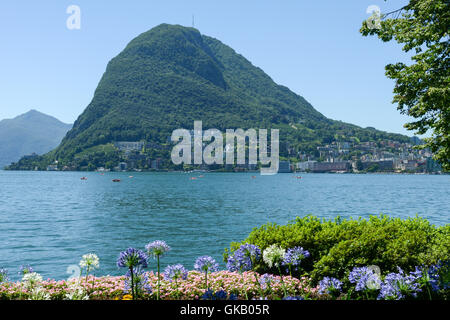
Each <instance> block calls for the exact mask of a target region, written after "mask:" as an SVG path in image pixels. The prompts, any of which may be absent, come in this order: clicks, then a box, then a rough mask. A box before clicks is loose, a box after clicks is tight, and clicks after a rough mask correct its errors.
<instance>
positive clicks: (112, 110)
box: [40, 24, 409, 167]
mask: <svg viewBox="0 0 450 320" xmlns="http://www.w3.org/2000/svg"><path fill="white" fill-rule="evenodd" d="M194 120H202V121H203V127H204V128H205V129H208V128H217V129H220V130H225V129H227V128H244V129H246V128H256V129H257V128H267V129H269V128H279V129H280V140H281V144H282V146H281V153H282V155H283V153H285V152H287V150H288V149H294V150H305V151H308V150H309V151H311V150H314V149H315V148H316V147H317V146H318V145H320V144H323V143H327V142H331V141H335V140H350V139H356V140H358V141H376V140H379V139H391V140H397V141H408V139H409V138H408V137H406V136H403V135H399V134H391V133H387V132H382V131H378V130H375V129H373V128H366V129H363V128H361V127H358V126H355V125H351V124H347V123H343V122H340V121H334V120H331V119H328V118H326V117H325V116H323V115H322V114H321V113H319V112H318V111H317V110H315V109H314V108H313V106H312V105H311V104H310V103H308V102H307V101H306V100H305V99H304V98H303V97H301V96H299V95H297V94H295V93H294V92H292V91H290V90H289V89H288V88H286V87H284V86H281V85H278V84H276V83H275V82H274V81H273V80H272V79H271V78H270V77H269V76H268V75H267V74H266V73H264V71H263V70H261V69H260V68H258V67H255V66H254V65H252V64H251V62H249V61H248V60H247V59H245V58H244V57H243V56H241V55H239V54H237V53H236V52H235V51H234V50H233V49H232V48H230V47H228V46H226V45H225V44H223V43H222V42H220V41H219V40H217V39H214V38H211V37H208V36H204V35H201V34H200V32H199V31H198V30H196V29H194V28H187V27H182V26H179V25H168V24H162V25H159V26H157V27H155V28H153V29H151V30H150V31H147V32H145V33H143V34H141V35H139V36H138V37H136V38H135V39H133V40H132V41H131V42H130V43H129V44H128V45H127V46H126V48H125V49H124V50H123V51H122V52H121V53H120V54H119V55H118V56H116V57H115V58H113V59H112V60H111V61H110V62H109V63H108V66H107V68H106V71H105V73H104V74H103V77H102V78H101V80H100V83H99V84H98V87H97V89H96V90H95V95H94V97H93V99H92V101H91V103H90V104H89V105H88V106H87V108H86V110H85V111H84V112H83V113H82V114H81V115H80V116H79V118H78V119H77V120H76V122H75V123H74V126H73V129H72V130H70V131H69V132H68V133H67V135H66V136H65V138H64V139H63V141H62V143H61V144H60V146H59V147H58V148H56V149H55V150H54V151H52V152H51V153H49V154H47V155H46V156H45V157H43V158H41V159H40V161H41V162H52V161H54V160H58V161H59V162H60V163H62V164H66V165H70V166H72V167H79V166H80V165H82V163H81V162H80V161H81V160H79V159H82V158H83V159H86V156H87V154H89V153H90V152H91V151H92V152H95V153H97V156H96V163H95V165H105V164H106V162H107V161H108V159H106V158H107V157H110V154H108V155H107V153H106V152H104V155H105V159H104V161H103V160H102V159H101V158H102V156H101V154H102V152H103V151H100V153H99V146H102V148H104V146H105V145H110V143H113V142H115V141H146V142H147V143H148V145H149V146H150V149H151V148H152V147H151V146H156V147H157V146H158V145H164V144H166V143H167V141H168V138H169V137H170V135H171V133H172V131H173V130H174V129H177V128H186V129H192V127H193V124H194ZM157 149H158V148H157ZM102 150H103V149H102ZM169 154H170V153H169V152H166V153H163V154H159V156H162V157H168V155H169ZM80 155H82V156H80ZM87 157H89V156H87ZM99 157H100V158H99ZM77 159H78V160H77ZM102 161H103V163H102ZM114 161H116V160H114Z"/></svg>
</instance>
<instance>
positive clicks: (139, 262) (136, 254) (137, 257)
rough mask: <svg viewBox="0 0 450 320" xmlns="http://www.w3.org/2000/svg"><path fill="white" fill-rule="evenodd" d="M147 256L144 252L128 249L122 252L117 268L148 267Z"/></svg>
mask: <svg viewBox="0 0 450 320" xmlns="http://www.w3.org/2000/svg"><path fill="white" fill-rule="evenodd" d="M147 260H148V258H147V255H146V254H145V253H144V252H143V251H142V250H138V249H134V248H128V249H127V250H126V251H122V252H121V253H120V255H119V258H118V259H117V266H118V267H119V268H136V267H138V266H139V267H142V268H146V267H147Z"/></svg>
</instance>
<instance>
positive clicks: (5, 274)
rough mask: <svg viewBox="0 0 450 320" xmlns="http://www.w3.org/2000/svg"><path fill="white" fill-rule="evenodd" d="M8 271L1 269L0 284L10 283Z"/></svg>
mask: <svg viewBox="0 0 450 320" xmlns="http://www.w3.org/2000/svg"><path fill="white" fill-rule="evenodd" d="M8 279H9V278H8V270H6V269H3V268H0V283H2V282H6V281H8Z"/></svg>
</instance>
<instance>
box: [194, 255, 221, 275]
mask: <svg viewBox="0 0 450 320" xmlns="http://www.w3.org/2000/svg"><path fill="white" fill-rule="evenodd" d="M194 268H195V270H198V271H200V272H206V273H209V272H215V271H219V264H218V263H216V260H214V258H212V257H210V256H201V257H198V258H197V260H196V261H195V264H194Z"/></svg>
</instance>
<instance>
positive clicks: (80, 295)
mask: <svg viewBox="0 0 450 320" xmlns="http://www.w3.org/2000/svg"><path fill="white" fill-rule="evenodd" d="M64 300H89V295H88V294H87V292H86V290H85V289H84V288H83V287H82V286H81V284H80V282H78V281H77V282H74V283H71V284H70V285H69V287H68V288H67V293H66V295H65V297H64Z"/></svg>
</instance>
